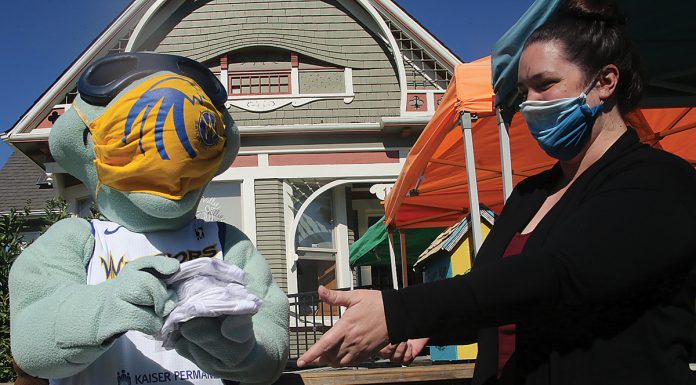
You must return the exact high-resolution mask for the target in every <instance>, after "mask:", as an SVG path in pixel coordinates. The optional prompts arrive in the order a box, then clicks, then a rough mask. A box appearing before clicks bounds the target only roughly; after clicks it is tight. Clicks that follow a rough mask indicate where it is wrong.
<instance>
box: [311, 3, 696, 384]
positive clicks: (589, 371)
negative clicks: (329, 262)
mask: <svg viewBox="0 0 696 385" xmlns="http://www.w3.org/2000/svg"><path fill="white" fill-rule="evenodd" d="M631 47H632V46H631V43H630V42H629V41H628V40H627V39H626V37H625V36H624V32H623V27H622V21H621V16H620V14H619V13H618V9H617V8H616V7H615V6H614V5H612V4H608V3H606V2H595V3H590V2H589V1H574V2H572V4H568V5H567V8H566V9H564V10H563V11H562V12H559V14H558V15H557V16H556V17H555V19H554V20H552V21H550V22H548V23H546V24H545V25H543V26H542V27H540V28H539V29H538V30H537V31H535V32H534V33H533V34H532V35H531V36H530V38H529V39H528V41H527V42H526V44H525V47H524V50H523V53H522V56H521V59H520V63H519V79H518V80H519V88H520V91H521V93H522V94H523V95H524V96H525V97H526V100H525V102H524V103H522V105H521V106H520V110H521V113H522V115H523V116H524V117H525V119H526V121H527V123H528V126H529V128H530V131H531V132H532V134H533V136H534V137H535V138H536V139H537V140H538V142H539V144H540V146H541V147H542V148H543V149H544V150H545V151H546V152H547V153H549V154H550V155H552V156H554V157H556V158H557V159H559V163H558V164H556V165H555V166H554V167H553V168H552V169H551V170H549V171H546V172H543V173H541V174H539V175H536V176H533V177H530V178H528V179H526V180H525V181H523V182H521V183H520V184H519V185H518V186H517V187H516V188H515V190H514V192H513V193H512V195H511V197H510V199H509V200H508V202H507V204H506V206H505V208H504V209H503V210H502V213H501V215H500V217H499V218H498V220H497V221H496V225H495V227H494V229H493V231H492V232H491V233H490V234H489V236H488V238H487V239H486V241H485V243H484V244H483V246H482V247H481V250H480V252H479V254H478V256H477V259H476V262H475V266H474V268H473V269H472V271H471V272H470V273H468V274H465V275H462V276H457V277H455V278H452V279H448V280H445V281H440V282H434V283H430V284H425V285H419V286H413V287H409V288H407V289H403V290H399V291H392V292H384V293H379V292H372V291H356V292H344V293H339V292H332V291H328V290H326V289H323V288H322V289H321V290H320V295H321V297H322V298H323V299H324V300H325V301H327V302H329V303H332V304H338V305H342V306H347V307H348V309H347V311H346V312H345V315H344V317H343V318H342V319H341V320H340V321H339V322H338V323H337V324H336V326H334V328H332V329H331V330H330V331H329V332H327V333H326V334H325V335H324V336H323V337H322V339H321V340H320V341H319V342H318V343H317V344H316V345H315V346H314V347H312V348H311V349H310V350H309V351H308V352H307V353H306V354H305V355H304V356H303V357H301V359H300V360H299V361H298V364H299V365H300V366H302V365H306V364H308V363H310V362H315V363H319V362H324V363H329V364H332V365H341V366H343V365H349V364H351V363H357V362H360V361H361V360H363V359H365V358H367V357H369V356H370V355H371V354H373V353H374V352H376V351H378V350H379V349H382V348H384V349H383V350H382V353H383V354H386V355H391V356H392V357H393V358H394V359H395V360H396V361H400V362H409V361H410V360H411V359H412V358H413V357H414V356H416V355H417V354H418V352H419V351H420V349H422V347H423V345H424V344H425V342H426V341H427V338H429V339H430V343H432V344H435V345H438V344H452V343H470V342H476V341H478V342H479V356H478V358H477V362H476V371H475V375H474V384H496V383H497V384H504V383H526V384H568V383H580V384H605V383H606V384H629V383H630V384H693V383H695V382H696V375H695V374H694V373H693V372H691V371H690V369H689V365H688V360H689V357H690V352H691V351H692V349H694V345H695V341H694V339H695V338H694V334H695V333H694V325H695V323H696V317H695V315H694V293H695V291H696V290H695V289H694V284H693V282H694V280H693V278H694V271H695V270H696V269H695V267H696V262H695V261H696V236H694V231H696V172H694V170H693V168H692V167H691V166H690V165H689V164H688V163H687V162H685V161H683V160H681V159H680V158H677V157H675V156H673V155H671V154H668V153H665V152H662V151H659V150H655V149H652V148H650V147H648V146H646V145H643V144H641V143H639V141H638V137H637V135H636V134H635V132H634V131H633V130H632V129H630V128H627V127H626V125H625V124H624V120H623V119H622V115H623V114H625V113H627V112H628V111H630V110H631V109H633V108H635V107H636V106H637V104H638V101H639V99H640V95H641V91H642V88H643V79H642V76H641V73H640V70H639V68H638V65H637V63H638V60H637V56H636V54H635V52H633V50H632V48H631ZM424 338H425V339H424ZM389 343H392V345H388V344H389ZM387 345H388V346H387ZM385 346H386V348H385ZM513 352H514V353H513Z"/></svg>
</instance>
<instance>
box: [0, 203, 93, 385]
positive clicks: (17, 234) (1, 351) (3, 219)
mask: <svg viewBox="0 0 696 385" xmlns="http://www.w3.org/2000/svg"><path fill="white" fill-rule="evenodd" d="M30 203H31V202H29V201H27V204H26V206H25V207H24V209H23V210H22V211H17V210H15V209H12V210H11V211H10V212H9V213H8V214H4V215H2V216H0V383H2V382H12V381H14V380H15V372H14V369H13V368H12V352H11V350H10V295H9V289H8V278H9V274H10V267H11V266H12V263H13V262H14V260H15V259H16V258H17V257H18V256H19V254H21V253H22V250H24V248H26V247H27V246H28V244H29V242H26V241H25V240H24V237H23V235H22V234H23V233H24V232H26V231H28V230H29V225H28V219H29V212H30V211H29V205H30ZM92 215H94V213H92ZM69 216H70V214H69V213H68V203H67V202H66V201H65V200H64V199H63V198H54V199H50V200H48V201H46V206H45V207H44V215H43V217H42V218H40V219H39V222H40V223H41V224H42V227H41V233H43V232H45V231H46V230H48V228H49V227H51V225H52V224H54V223H56V222H58V221H59V220H61V219H63V218H67V217H69Z"/></svg>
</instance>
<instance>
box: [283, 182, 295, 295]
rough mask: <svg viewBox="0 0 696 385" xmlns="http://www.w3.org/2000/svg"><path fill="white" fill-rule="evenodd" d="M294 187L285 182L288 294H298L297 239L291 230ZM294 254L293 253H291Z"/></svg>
mask: <svg viewBox="0 0 696 385" xmlns="http://www.w3.org/2000/svg"><path fill="white" fill-rule="evenodd" d="M292 193H293V192H292V186H290V184H289V183H288V182H287V181H285V180H283V223H284V224H285V276H286V280H287V281H286V282H287V285H288V288H287V289H288V294H297V266H296V265H295V259H294V255H295V253H294V252H292V250H293V247H295V239H294V238H293V239H291V238H290V236H289V235H288V234H290V228H291V226H292V222H293V220H294V219H295V216H294V214H293V212H292V207H293V203H292V200H291V199H290V197H291V196H292ZM291 252H292V253H291Z"/></svg>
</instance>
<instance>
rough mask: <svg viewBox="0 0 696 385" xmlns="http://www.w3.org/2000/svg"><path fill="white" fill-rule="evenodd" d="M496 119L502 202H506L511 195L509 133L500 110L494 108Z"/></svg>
mask: <svg viewBox="0 0 696 385" xmlns="http://www.w3.org/2000/svg"><path fill="white" fill-rule="evenodd" d="M495 116H496V117H497V118H498V133H499V136H500V166H501V171H502V174H503V202H507V199H508V197H510V194H511V193H512V160H511V158H510V133H509V132H508V128H507V127H506V125H505V120H504V119H503V115H502V114H501V113H500V108H498V107H496V108H495Z"/></svg>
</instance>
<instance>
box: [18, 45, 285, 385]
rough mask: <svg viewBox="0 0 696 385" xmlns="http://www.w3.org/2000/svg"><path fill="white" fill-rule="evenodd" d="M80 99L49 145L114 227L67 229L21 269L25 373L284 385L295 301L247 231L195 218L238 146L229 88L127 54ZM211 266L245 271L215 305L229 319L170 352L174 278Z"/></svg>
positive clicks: (92, 379) (85, 86)
mask: <svg viewBox="0 0 696 385" xmlns="http://www.w3.org/2000/svg"><path fill="white" fill-rule="evenodd" d="M78 91H79V96H78V97H77V98H76V99H75V101H74V103H73V106H72V108H70V109H69V110H68V111H66V112H65V113H64V114H63V116H61V117H60V119H58V121H56V124H55V125H54V127H53V128H52V130H51V134H50V138H49V145H50V148H51V153H52V155H53V157H54V158H55V160H56V161H57V162H58V163H59V164H60V165H61V167H63V168H64V169H65V170H66V171H67V172H69V173H70V174H72V175H73V176H75V177H77V178H78V179H80V180H81V181H82V182H83V183H84V184H85V186H87V188H88V189H89V190H90V191H91V192H92V193H93V194H94V198H95V202H96V204H97V207H98V208H99V210H100V211H101V213H102V215H103V216H104V217H105V219H104V220H93V221H87V220H85V219H79V218H68V219H64V220H62V221H60V222H58V223H56V224H54V225H53V226H51V227H50V229H49V230H48V231H47V232H46V233H45V234H44V235H42V236H41V237H40V238H39V239H37V240H36V241H35V242H34V243H32V244H31V245H30V246H29V247H28V248H27V249H26V250H25V251H24V252H23V253H22V254H21V255H20V257H19V258H18V259H17V261H16V262H15V264H14V265H13V267H12V271H11V273H10V296H11V300H10V301H11V314H12V318H11V339H12V353H13V356H14V359H15V361H16V363H17V364H18V365H19V367H21V368H22V369H23V370H24V371H26V372H27V373H29V374H31V375H32V376H37V377H42V378H48V379H50V383H51V384H75V385H101V384H105V385H111V384H113V385H135V384H146V383H164V384H224V383H230V382H241V383H248V384H267V383H271V382H273V381H275V380H276V379H277V378H278V376H279V375H280V373H281V372H282V370H283V368H284V367H285V363H286V361H287V356H288V301H287V297H286V295H285V294H284V293H283V291H282V290H281V289H280V288H279V287H278V286H277V285H276V283H275V282H274V281H273V280H272V277H271V272H270V270H269V268H268V265H267V263H266V261H265V260H264V258H263V257H262V256H261V255H260V254H259V252H258V251H257V250H256V248H255V247H254V245H253V244H252V243H251V242H250V241H249V239H248V238H247V237H246V236H245V235H244V234H242V232H240V230H238V229H237V228H235V227H233V226H231V225H226V224H223V223H218V222H206V221H203V220H201V219H197V218H195V214H196V209H197V206H198V203H199V201H200V199H201V195H202V194H203V190H204V189H205V187H206V186H207V184H208V183H209V182H210V181H211V179H212V178H213V177H214V176H215V175H218V174H220V173H222V172H223V171H225V170H226V169H227V168H229V167H230V165H231V163H232V161H233V159H234V158H235V156H236V154H237V151H238V150H239V131H238V129H237V127H236V126H235V124H234V122H233V120H232V118H231V116H230V115H229V113H228V111H227V110H226V109H225V107H224V103H225V101H226V100H227V92H226V90H225V89H224V87H223V86H222V84H221V83H220V81H219V80H218V79H217V78H216V77H215V76H214V75H213V74H212V73H211V72H210V70H209V69H208V68H206V67H205V66H203V65H202V64H200V63H198V62H195V61H193V60H190V59H187V58H183V57H179V56H173V55H162V54H154V53H120V54H115V55H110V56H106V57H104V58H101V59H99V60H97V61H95V62H94V63H93V64H91V65H90V66H89V67H88V68H87V69H86V70H85V72H84V73H83V74H82V76H81V77H80V79H79V81H78ZM207 258H217V259H218V261H215V262H216V263H219V261H224V263H220V265H223V266H224V267H225V268H229V269H236V271H237V272H238V273H240V276H238V277H236V278H235V279H234V280H230V281H228V282H233V281H234V282H236V283H235V284H236V285H237V288H241V291H239V290H238V291H237V292H235V293H237V294H239V295H235V294H234V293H232V294H229V293H228V294H227V295H224V296H218V297H217V298H213V301H212V302H210V301H209V303H208V305H209V307H210V306H212V307H214V306H218V305H222V306H223V307H225V306H226V307H227V308H228V309H227V310H228V312H227V313H225V312H223V313H224V314H223V315H219V313H217V314H216V313H214V312H213V313H209V314H207V315H208V316H200V315H199V316H196V317H194V318H192V319H190V320H187V319H189V318H191V317H188V318H181V317H179V318H177V319H183V320H184V321H185V322H181V323H180V324H179V326H178V327H177V330H176V332H175V333H173V334H171V336H170V338H169V339H168V341H167V344H164V346H163V342H162V340H161V339H157V338H155V337H153V336H158V335H160V334H161V332H162V327H163V325H165V323H166V320H167V317H168V316H169V315H170V313H171V314H172V315H173V314H174V313H172V312H173V311H174V312H176V309H177V307H179V306H180V305H181V303H180V302H178V301H179V300H181V296H182V293H181V292H177V291H176V290H175V289H174V288H173V287H172V285H171V284H170V283H169V281H168V278H169V277H171V276H172V275H175V274H179V273H180V271H183V267H184V265H185V263H184V262H187V261H193V260H196V261H200V262H206V263H208V262H213V260H211V259H207ZM218 270H219V266H218ZM189 275H198V274H197V273H195V274H189ZM216 282H217V281H216ZM230 285H232V284H230ZM204 286H205V285H204ZM177 293H178V295H177ZM218 294H219V292H218ZM245 296H246V297H245ZM194 297H195V296H191V297H190V298H189V299H190V301H189V303H188V304H189V305H191V306H190V307H192V308H197V307H199V305H200V304H201V303H202V302H199V301H198V300H197V299H196V298H194ZM249 297H252V298H253V299H254V300H253V301H251V302H250V301H248V298H249ZM245 301H246V302H245ZM213 305H214V306H213ZM245 306H246V311H243V310H244V309H242V308H244V307H245ZM254 306H256V307H255V308H254ZM204 307H205V306H204ZM252 308H253V309H252ZM230 309H231V310H232V311H231V312H229V310H230ZM204 310H205V309H204ZM208 310H209V309H208ZM211 314H212V315H213V316H210V315H211ZM179 315H180V314H179Z"/></svg>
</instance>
